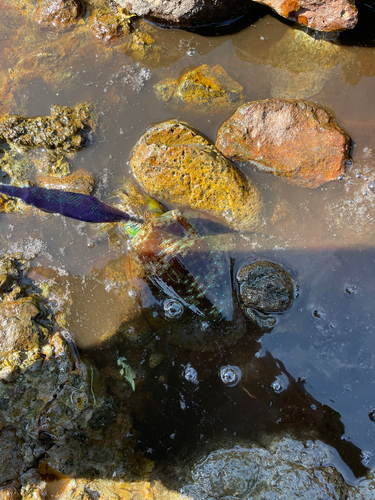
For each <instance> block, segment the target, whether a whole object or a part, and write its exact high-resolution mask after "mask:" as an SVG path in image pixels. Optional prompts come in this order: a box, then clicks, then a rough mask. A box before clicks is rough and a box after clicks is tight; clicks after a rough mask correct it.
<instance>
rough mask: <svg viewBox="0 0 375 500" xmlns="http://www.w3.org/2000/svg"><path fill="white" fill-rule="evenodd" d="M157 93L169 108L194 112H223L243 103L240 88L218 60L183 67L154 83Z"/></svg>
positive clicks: (241, 89)
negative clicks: (214, 64) (172, 74)
mask: <svg viewBox="0 0 375 500" xmlns="http://www.w3.org/2000/svg"><path fill="white" fill-rule="evenodd" d="M154 91H155V93H156V96H157V97H158V98H159V99H160V100H161V101H164V102H166V103H168V104H169V105H170V106H171V107H172V108H176V109H183V110H186V111H190V112H195V113H201V114H202V113H203V114H205V113H226V112H229V111H231V110H233V109H235V108H236V107H238V106H239V105H241V104H242V102H243V98H242V91H243V88H242V86H241V85H239V84H238V83H237V82H235V81H234V80H233V79H232V78H231V77H230V76H229V75H228V73H227V72H226V71H225V69H224V68H222V67H221V66H220V65H219V64H217V65H216V66H214V67H213V68H210V67H209V66H208V65H207V64H203V65H202V66H199V67H198V68H195V69H188V70H186V69H185V70H183V72H182V73H181V75H180V76H179V77H178V78H177V79H174V78H167V79H166V80H162V81H161V82H159V83H157V84H156V85H154Z"/></svg>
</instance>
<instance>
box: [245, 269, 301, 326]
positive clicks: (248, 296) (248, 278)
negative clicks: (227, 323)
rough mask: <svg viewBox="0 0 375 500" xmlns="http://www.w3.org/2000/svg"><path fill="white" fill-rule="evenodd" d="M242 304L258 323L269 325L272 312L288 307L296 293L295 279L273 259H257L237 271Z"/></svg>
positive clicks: (248, 314)
mask: <svg viewBox="0 0 375 500" xmlns="http://www.w3.org/2000/svg"><path fill="white" fill-rule="evenodd" d="M237 282H238V284H239V296H240V301H241V307H242V309H243V310H244V312H245V314H246V315H247V317H248V318H250V319H251V320H252V321H254V322H255V323H257V324H258V325H259V326H263V327H266V328H267V327H272V326H273V325H274V324H275V323H276V318H275V317H274V316H273V314H280V313H283V312H285V311H286V310H288V309H289V307H290V306H291V305H292V302H293V300H294V298H295V295H296V290H297V285H296V282H295V279H294V278H293V276H292V275H291V274H289V273H288V272H287V271H286V270H285V269H284V268H283V267H282V266H280V265H279V264H276V263H275V262H268V261H257V262H254V263H252V264H248V265H246V266H244V267H242V268H241V269H240V270H239V271H238V272H237Z"/></svg>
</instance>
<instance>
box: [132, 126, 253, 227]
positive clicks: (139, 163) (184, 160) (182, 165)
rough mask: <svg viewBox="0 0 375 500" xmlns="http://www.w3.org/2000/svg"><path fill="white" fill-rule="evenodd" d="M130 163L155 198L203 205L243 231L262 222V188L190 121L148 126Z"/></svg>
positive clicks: (204, 209) (201, 207) (134, 150)
mask: <svg viewBox="0 0 375 500" xmlns="http://www.w3.org/2000/svg"><path fill="white" fill-rule="evenodd" d="M130 165H131V168H132V170H133V173H134V174H135V176H136V177H137V179H138V180H139V182H140V183H141V184H142V186H143V187H144V188H145V189H146V191H147V192H148V193H149V194H150V195H152V196H155V197H156V198H159V199H165V200H166V201H167V202H172V203H175V202H177V203H181V204H183V205H188V206H190V207H191V208H193V209H198V210H203V211H205V212H208V213H210V214H211V215H213V216H215V217H220V218H221V219H223V220H224V221H225V222H227V223H228V224H229V225H230V226H232V227H233V228H236V229H240V230H254V229H255V228H256V227H258V226H259V224H260V220H261V208H262V202H261V197H260V193H259V191H258V189H257V188H256V187H255V185H254V184H253V183H252V181H251V180H250V179H248V178H246V177H245V176H244V175H243V174H242V172H241V171H240V170H239V169H238V168H237V167H235V166H234V165H233V164H232V163H230V162H229V161H228V160H227V159H226V158H225V157H224V156H222V155H221V154H220V153H219V151H218V150H217V149H216V148H215V146H214V145H213V144H212V143H211V141H210V140H209V139H207V138H206V137H204V136H203V135H202V134H201V133H200V132H198V131H197V130H196V129H194V127H192V126H191V125H189V124H188V123H185V122H182V121H178V120H170V121H167V122H163V123H160V124H158V125H155V126H153V127H150V128H149V129H148V130H147V131H146V132H145V133H144V134H143V135H142V136H141V138H140V139H139V141H138V142H137V144H136V145H135V147H134V148H133V151H132V155H131V158H130Z"/></svg>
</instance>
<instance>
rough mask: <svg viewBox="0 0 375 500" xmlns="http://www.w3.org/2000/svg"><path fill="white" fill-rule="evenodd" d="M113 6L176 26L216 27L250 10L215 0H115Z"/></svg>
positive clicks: (236, 1)
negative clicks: (213, 0) (213, 25)
mask: <svg viewBox="0 0 375 500" xmlns="http://www.w3.org/2000/svg"><path fill="white" fill-rule="evenodd" d="M117 3H118V4H119V5H121V6H122V7H125V8H126V9H128V10H130V12H132V13H133V14H136V15H137V16H142V17H145V18H146V19H150V20H152V21H156V22H159V23H164V24H169V25H175V26H180V27H188V26H206V25H208V24H219V23H222V22H227V21H231V20H234V19H237V18H238V17H240V16H242V15H244V14H246V13H247V12H249V11H250V10H251V3H250V2H243V1H242V0H216V1H215V2H200V1H197V0H194V1H191V0H182V1H181V0H179V1H177V0H164V1H155V0H132V1H131V2H129V1H128V0H117ZM249 3H250V5H249Z"/></svg>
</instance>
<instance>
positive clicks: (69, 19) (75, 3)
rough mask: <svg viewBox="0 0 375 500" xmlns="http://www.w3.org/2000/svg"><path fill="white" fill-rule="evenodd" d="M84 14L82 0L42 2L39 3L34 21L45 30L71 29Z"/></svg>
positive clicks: (48, 0) (49, 0)
mask: <svg viewBox="0 0 375 500" xmlns="http://www.w3.org/2000/svg"><path fill="white" fill-rule="evenodd" d="M82 13H83V8H82V5H81V2H80V0H42V1H40V2H38V6H37V8H36V11H35V17H34V20H35V22H37V23H38V24H39V25H40V26H41V27H43V28H50V27H53V28H57V29H65V28H69V27H70V26H72V25H73V24H75V23H76V22H77V20H78V19H79V18H80V17H81V15H82Z"/></svg>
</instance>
